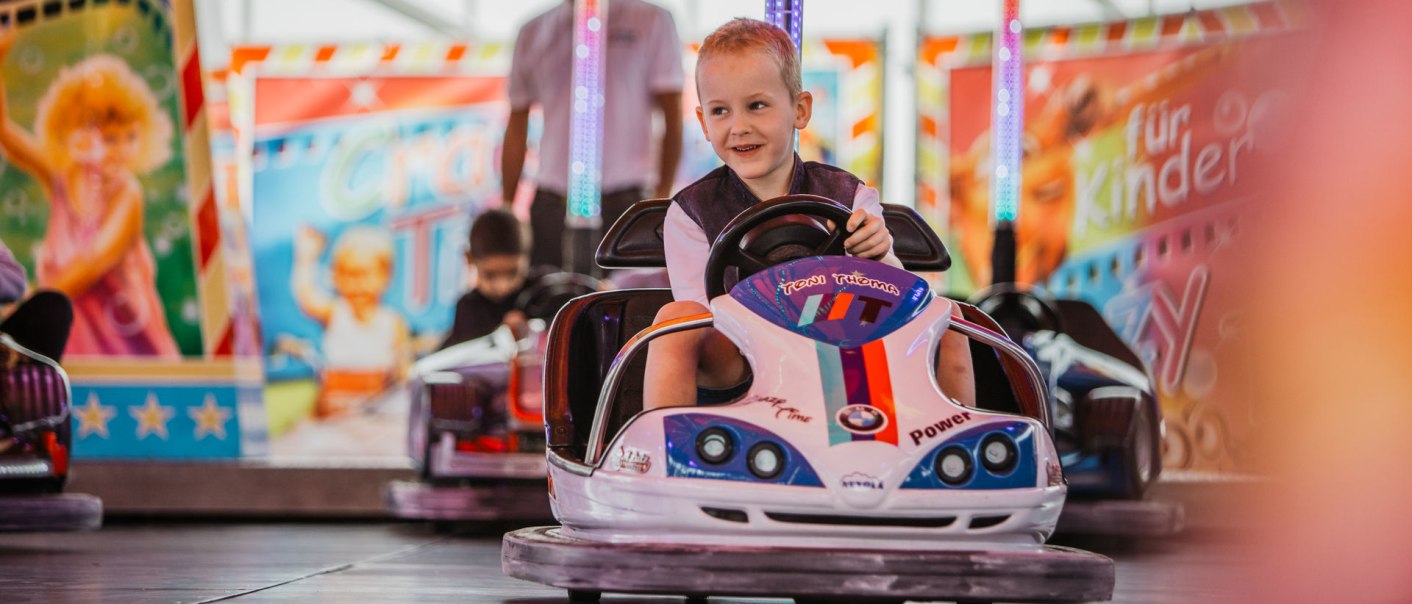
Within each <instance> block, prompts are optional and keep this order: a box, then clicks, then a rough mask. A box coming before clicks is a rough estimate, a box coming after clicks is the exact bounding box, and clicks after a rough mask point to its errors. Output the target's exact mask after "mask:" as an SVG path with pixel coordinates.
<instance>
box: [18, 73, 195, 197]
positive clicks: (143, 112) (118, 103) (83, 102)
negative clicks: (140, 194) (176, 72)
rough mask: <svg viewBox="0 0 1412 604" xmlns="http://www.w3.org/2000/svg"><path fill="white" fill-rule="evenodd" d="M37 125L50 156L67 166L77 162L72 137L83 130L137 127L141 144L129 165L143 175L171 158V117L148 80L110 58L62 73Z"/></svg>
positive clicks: (44, 100) (49, 92) (42, 106)
mask: <svg viewBox="0 0 1412 604" xmlns="http://www.w3.org/2000/svg"><path fill="white" fill-rule="evenodd" d="M34 125H35V130H36V134H37V135H38V137H39V144H40V147H41V148H42V149H43V150H44V153H45V155H47V156H49V157H51V158H55V159H58V160H60V163H61V164H63V165H68V164H69V163H71V162H72V161H73V158H72V157H71V156H70V155H69V150H68V140H67V139H68V136H69V135H70V134H72V133H73V132H74V131H75V130H78V129H80V128H84V127H102V126H106V125H132V126H134V127H136V128H137V131H138V134H139V137H140V139H141V142H140V144H139V145H138V150H137V152H136V154H135V156H134V157H132V158H131V161H130V162H129V167H130V168H131V169H133V170H135V171H137V172H140V173H141V172H149V171H151V170H153V169H156V168H158V167H160V166H162V165H163V164H165V163H167V160H169V159H171V155H172V151H171V139H172V122H171V119H169V118H168V117H167V115H166V114H165V113H163V112H162V111H161V109H160V108H159V107H158V104H157V98H156V96H155V95H153V94H152V89H151V88H149V87H148V86H147V82H144V81H143V80H142V78H140V77H138V75H137V74H135V73H133V71H132V68H130V67H128V65H127V63H126V62H124V61H123V60H122V59H119V58H117V57H115V56H113V55H109V54H99V55H93V56H91V57H88V58H86V59H84V60H82V61H80V62H78V63H76V64H74V65H71V66H68V67H65V68H63V69H61V70H59V76H58V77H57V78H55V79H54V82H53V83H52V84H50V85H49V90H47V91H45V92H44V97H43V98H41V99H40V100H39V111H38V116H37V117H36V118H35V121H34Z"/></svg>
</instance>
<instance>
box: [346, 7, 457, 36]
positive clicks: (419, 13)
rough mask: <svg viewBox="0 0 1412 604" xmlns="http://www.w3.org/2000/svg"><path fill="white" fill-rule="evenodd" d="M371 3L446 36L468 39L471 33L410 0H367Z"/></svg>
mask: <svg viewBox="0 0 1412 604" xmlns="http://www.w3.org/2000/svg"><path fill="white" fill-rule="evenodd" d="M368 1H369V2H372V3H373V4H379V5H382V6H383V7H386V8H387V9H388V10H391V11H393V12H395V13H398V14H400V15H402V16H404V17H407V18H408V19H411V20H413V21H416V22H417V23H421V24H422V25H425V26H426V27H428V28H430V29H433V30H436V31H438V32H441V33H442V34H444V35H445V36H446V37H448V38H452V39H456V40H467V39H470V37H471V34H470V32H469V31H466V29H465V28H463V27H461V25H460V24H458V23H456V22H454V21H452V20H450V19H447V18H446V17H444V16H442V15H439V14H437V13H434V12H432V11H429V10H427V9H425V8H422V7H420V6H418V5H416V4H413V3H412V2H411V1H410V0H368Z"/></svg>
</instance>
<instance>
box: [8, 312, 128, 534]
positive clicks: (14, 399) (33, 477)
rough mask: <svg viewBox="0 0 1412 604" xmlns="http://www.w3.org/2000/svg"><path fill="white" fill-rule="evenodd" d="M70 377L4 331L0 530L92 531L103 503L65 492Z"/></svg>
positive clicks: (70, 440) (69, 442)
mask: <svg viewBox="0 0 1412 604" xmlns="http://www.w3.org/2000/svg"><path fill="white" fill-rule="evenodd" d="M70 396H71V390H70V388H69V378H68V374H66V373H65V372H64V370H63V368H62V367H60V366H59V364H58V363H56V362H54V361H53V360H52V359H50V358H48V357H46V356H44V355H42V354H39V353H37V352H34V351H32V350H30V349H28V348H26V347H25V346H23V345H21V344H19V343H18V342H16V341H15V340H14V339H13V338H11V337H10V336H9V335H6V334H4V333H0V531H72V530H93V529H97V528H99V527H100V526H101V525H102V523H103V504H102V502H101V501H100V500H99V499H98V498H97V497H94V496H92V495H83V494H77V493H64V492H63V490H64V483H65V482H67V480H68V476H69V454H70V451H71V450H72V445H73V437H72V433H71V429H72V426H71V420H70V417H69V400H70Z"/></svg>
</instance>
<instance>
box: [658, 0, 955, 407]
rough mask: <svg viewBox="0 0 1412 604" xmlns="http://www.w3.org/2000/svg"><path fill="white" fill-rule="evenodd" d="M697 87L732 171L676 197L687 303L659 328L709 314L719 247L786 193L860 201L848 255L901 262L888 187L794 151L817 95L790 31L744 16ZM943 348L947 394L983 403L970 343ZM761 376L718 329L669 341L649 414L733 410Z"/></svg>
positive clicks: (676, 237)
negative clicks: (708, 287) (886, 215)
mask: <svg viewBox="0 0 1412 604" xmlns="http://www.w3.org/2000/svg"><path fill="white" fill-rule="evenodd" d="M696 89H697V95H698V96H699V97H700V100H701V106H700V107H697V109H696V117H697V120H699V121H700V122H701V130H702V132H703V133H704V134H705V135H706V139H707V140H708V141H710V142H711V148H712V149H714V150H715V152H716V155H717V156H719V157H720V158H721V160H722V161H724V162H725V166H723V167H721V168H718V169H716V170H714V171H712V172H711V173H710V174H707V175H706V176H705V177H703V178H702V179H701V180H698V181H696V182H695V183H693V184H692V185H690V186H688V187H686V188H685V189H682V191H681V192H679V193H677V195H676V196H675V197H674V198H673V200H672V201H673V203H672V205H671V207H670V208H669V210H668V212H667V218H666V227H665V230H664V234H663V237H664V239H665V240H666V255H667V272H668V276H669V278H670V280H671V285H672V297H673V298H675V301H673V302H671V303H669V304H667V305H666V306H664V307H662V310H661V311H659V312H658V313H657V318H656V320H657V322H658V323H661V322H663V321H667V320H671V319H679V318H682V317H687V316H691V315H696V314H700V313H704V312H708V311H707V302H708V301H707V300H706V292H705V285H704V278H703V277H704V271H705V264H706V258H707V256H708V254H709V250H710V243H709V242H710V241H713V240H714V239H715V238H716V236H717V235H719V234H720V232H721V230H722V229H723V228H724V226H725V225H726V223H728V222H730V220H731V219H733V218H734V217H735V216H736V215H737V214H739V213H740V212H742V211H744V210H745V209H746V208H749V207H750V206H752V205H754V204H756V203H759V202H760V201H761V200H765V199H772V198H775V197H779V196H781V195H787V194H791V193H809V194H814V195H820V196H823V197H827V198H829V199H834V200H837V201H840V202H844V203H851V204H852V206H853V215H852V216H851V217H850V218H849V219H848V223H847V225H846V228H847V230H848V231H849V232H850V233H851V235H849V237H848V239H847V240H845V241H844V248H845V250H846V251H847V252H848V253H849V254H851V255H853V256H857V257H860V258H869V259H873V260H878V261H881V262H884V263H887V264H890V265H892V266H899V267H900V266H901V263H900V262H898V260H897V257H896V256H894V255H893V253H892V235H891V234H890V233H889V232H888V230H887V228H886V227H885V225H884V224H883V220H882V206H881V203H880V201H879V198H878V192H877V190H876V189H873V188H872V187H869V186H867V185H864V184H863V183H862V181H860V180H859V179H858V178H857V177H855V176H853V175H852V174H849V173H848V172H846V171H844V170H840V169H838V168H835V167H832V166H827V165H823V164H819V163H814V162H810V163H803V162H801V161H800V160H799V157H798V156H797V155H796V154H795V153H794V139H795V132H796V131H798V130H799V129H802V128H804V127H805V126H807V125H808V124H809V118H810V115H811V112H812V110H813V96H812V95H810V94H809V93H808V92H805V91H804V90H803V85H802V82H801V77H800V69H799V58H798V55H797V54H796V53H795V49H794V45H793V43H792V42H791V41H790V39H789V36H788V35H787V34H785V33H784V31H783V30H780V29H779V28H776V27H774V26H772V25H770V24H768V23H765V22H763V21H756V20H753V19H735V20H733V21H731V22H730V23H727V24H725V25H724V26H722V27H721V28H720V29H717V30H716V31H715V32H714V33H712V34H711V35H710V36H707V37H706V40H705V41H704V42H703V43H702V45H701V51H700V53H699V54H698V55H697V62H696ZM953 314H957V313H955V312H954V311H953ZM941 349H942V350H941V361H940V362H939V363H938V381H939V382H940V383H941V385H942V389H943V390H944V391H945V392H946V393H947V394H949V395H951V396H953V397H955V398H958V399H960V400H962V401H965V402H971V401H973V400H974V398H975V395H974V385H973V384H972V383H971V364H970V353H969V348H968V346H967V342H966V340H965V338H964V337H962V336H959V335H957V334H948V335H947V336H946V337H944V338H943V340H942V346H941ZM749 379H750V374H749V367H748V366H747V364H746V362H745V359H744V358H743V357H742V356H741V355H740V352H739V351H738V350H737V349H736V348H735V345H734V344H733V343H732V342H731V341H730V340H729V339H727V338H726V337H725V336H724V335H722V334H721V333H720V332H717V331H716V330H715V329H709V328H708V329H697V330H692V331H687V332H682V333H679V334H673V335H670V336H664V337H662V338H660V339H658V340H655V341H654V342H653V343H652V344H651V346H650V349H649V352H648V357H647V380H646V383H645V384H644V390H645V392H644V395H643V397H644V403H643V406H644V408H646V409H654V408H658V407H667V406H676V405H692V404H695V403H697V402H698V394H699V397H700V398H701V400H700V401H699V402H701V403H703V404H713V403H724V402H728V401H730V400H732V399H734V398H737V397H739V396H741V395H743V394H744V393H745V391H746V390H747V389H748V388H749V383H750V382H749Z"/></svg>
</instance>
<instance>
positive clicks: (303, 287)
mask: <svg viewBox="0 0 1412 604" xmlns="http://www.w3.org/2000/svg"><path fill="white" fill-rule="evenodd" d="M323 251H324V236H323V234H322V233H319V232H318V231H316V230H314V229H313V228H312V227H308V226H304V227H300V228H299V232H298V233H295V235H294V270H293V271H291V272H290V275H289V289H290V291H291V292H292V293H293V294H294V301H295V302H296V303H298V304H299V308H300V310H303V311H304V314H307V315H309V318H311V319H313V320H315V321H318V322H319V324H320V325H328V320H329V317H330V316H333V300H332V299H330V298H329V295H328V293H327V292H325V291H323V290H322V289H320V288H319V286H318V283H317V273H318V271H317V267H318V263H319V254H320V253H322V252H323Z"/></svg>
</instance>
